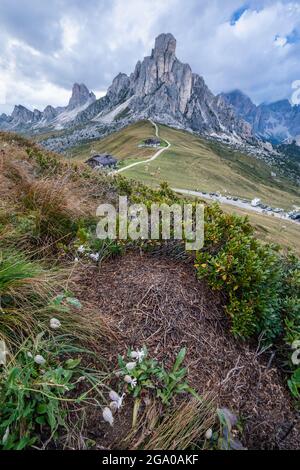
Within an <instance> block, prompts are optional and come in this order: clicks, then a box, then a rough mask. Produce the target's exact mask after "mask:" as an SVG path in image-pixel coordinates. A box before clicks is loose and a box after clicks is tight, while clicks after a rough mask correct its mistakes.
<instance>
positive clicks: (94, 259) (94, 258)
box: [90, 253, 100, 262]
mask: <svg viewBox="0 0 300 470" xmlns="http://www.w3.org/2000/svg"><path fill="white" fill-rule="evenodd" d="M90 258H91V260H93V261H96V262H97V261H99V258H100V255H99V253H91V254H90Z"/></svg>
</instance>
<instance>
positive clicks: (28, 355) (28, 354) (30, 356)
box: [27, 351, 33, 359]
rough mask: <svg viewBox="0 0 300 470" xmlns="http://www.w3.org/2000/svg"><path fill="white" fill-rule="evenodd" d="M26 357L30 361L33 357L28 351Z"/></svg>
mask: <svg viewBox="0 0 300 470" xmlns="http://www.w3.org/2000/svg"><path fill="white" fill-rule="evenodd" d="M27 357H29V359H32V358H33V355H32V353H31V352H30V351H27Z"/></svg>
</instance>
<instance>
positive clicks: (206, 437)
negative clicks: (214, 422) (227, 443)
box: [205, 428, 213, 441]
mask: <svg viewBox="0 0 300 470" xmlns="http://www.w3.org/2000/svg"><path fill="white" fill-rule="evenodd" d="M212 435H213V432H212V429H211V428H209V429H208V430H207V431H206V433H205V439H207V440H208V441H209V440H210V439H211V438H212Z"/></svg>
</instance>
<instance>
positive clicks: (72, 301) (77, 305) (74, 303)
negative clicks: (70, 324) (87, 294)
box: [66, 297, 82, 309]
mask: <svg viewBox="0 0 300 470" xmlns="http://www.w3.org/2000/svg"><path fill="white" fill-rule="evenodd" d="M66 301H67V302H68V304H69V305H72V307H75V308H78V309H80V308H82V304H81V303H80V301H79V300H78V299H76V298H75V297H67V298H66Z"/></svg>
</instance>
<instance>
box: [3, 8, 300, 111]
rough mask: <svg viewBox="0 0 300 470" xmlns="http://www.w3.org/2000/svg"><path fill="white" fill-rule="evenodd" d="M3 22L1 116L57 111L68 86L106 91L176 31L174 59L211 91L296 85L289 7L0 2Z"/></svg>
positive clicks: (295, 13) (269, 91)
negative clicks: (19, 106)
mask: <svg viewBox="0 0 300 470" xmlns="http://www.w3.org/2000/svg"><path fill="white" fill-rule="evenodd" d="M235 12H236V14H235ZM241 13H243V14H242V15H241ZM233 19H236V21H234V20H233ZM0 21H1V31H0V47H1V58H0V97H1V96H3V94H4V92H3V90H4V91H5V95H6V103H5V104H4V103H2V104H1V103H0V112H2V111H10V110H11V108H12V105H13V104H15V103H23V104H25V105H27V106H29V107H31V108H32V107H39V108H43V107H44V106H45V105H46V104H53V105H59V104H61V105H62V104H64V103H65V101H66V100H67V97H68V94H69V90H70V88H71V86H72V84H73V82H75V81H79V82H84V83H86V84H87V86H88V87H90V88H91V89H93V90H96V91H98V92H100V91H105V90H106V88H107V87H108V86H109V85H110V83H111V80H112V79H113V77H114V76H115V75H116V74H117V73H118V72H120V71H122V72H125V73H130V72H131V71H132V70H133V68H134V66H135V63H136V62H137V60H138V59H141V58H142V57H143V56H144V55H148V54H150V52H151V48H152V47H153V42H154V38H155V36H156V35H157V34H159V33H161V32H172V33H173V34H174V36H175V37H176V38H177V44H178V47H177V55H178V57H179V58H180V59H181V60H182V61H184V62H188V63H190V65H191V66H192V69H193V71H195V72H197V73H199V74H201V75H203V76H204V78H205V80H206V81H207V83H208V85H209V86H210V87H211V88H212V90H213V91H214V92H220V91H223V90H224V91H227V90H230V89H233V88H241V89H242V90H244V91H245V92H247V93H248V94H250V96H251V97H252V98H253V99H254V100H255V101H256V102H261V101H270V100H275V99H280V98H284V97H289V96H290V94H291V82H292V81H293V80H296V79H300V76H299V73H300V72H299V52H300V43H299V40H298V39H297V38H298V37H299V36H297V31H300V10H299V2H298V1H296V0H294V1H293V0H291V1H290V2H288V1H285V0H281V1H278V2H274V1H268V0H261V1H258V0H257V1H255V0H253V1H248V2H245V3H243V1H241V0H227V1H226V2H224V1H223V0H185V2H183V1H182V0H165V1H164V2H162V1H161V0H126V1H124V0H111V1H107V0H86V1H85V2H82V0H52V2H51V3H50V2H41V1H40V0H27V1H26V2H24V1H23V0H1V10H0ZM291 38H294V39H293V41H292V40H291ZM1 89H2V93H1Z"/></svg>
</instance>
